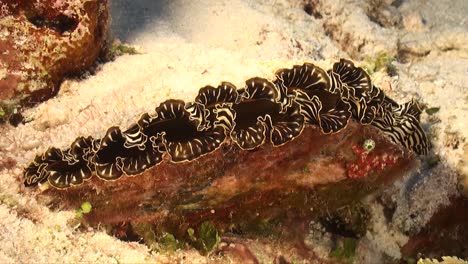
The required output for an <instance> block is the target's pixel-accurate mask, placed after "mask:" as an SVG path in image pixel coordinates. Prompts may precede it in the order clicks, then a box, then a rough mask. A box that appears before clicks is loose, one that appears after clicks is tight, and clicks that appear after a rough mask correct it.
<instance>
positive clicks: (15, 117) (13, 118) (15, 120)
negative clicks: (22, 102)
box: [8, 113, 24, 127]
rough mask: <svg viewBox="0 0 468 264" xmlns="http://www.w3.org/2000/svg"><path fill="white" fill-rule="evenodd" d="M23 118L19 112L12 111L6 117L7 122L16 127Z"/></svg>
mask: <svg viewBox="0 0 468 264" xmlns="http://www.w3.org/2000/svg"><path fill="white" fill-rule="evenodd" d="M23 120H24V117H23V115H22V114H21V113H13V114H11V115H10V117H9V118H8V122H10V124H11V125H12V126H14V127H17V126H18V125H19V124H20V123H22V122H23Z"/></svg>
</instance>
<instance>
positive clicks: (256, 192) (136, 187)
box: [39, 122, 417, 233]
mask: <svg viewBox="0 0 468 264" xmlns="http://www.w3.org/2000/svg"><path fill="white" fill-rule="evenodd" d="M366 139H373V140H374V141H375V143H376V148H375V149H374V150H372V151H371V152H365V153H364V152H363V150H362V147H361V146H362V142H363V141H364V140H366ZM416 164H417V162H415V156H414V154H413V153H410V152H409V151H407V150H406V149H404V148H403V147H401V146H399V145H395V144H393V143H391V142H390V141H389V140H388V139H387V138H386V137H385V136H383V135H382V134H381V133H380V131H379V130H378V129H376V128H374V127H371V126H361V125H359V124H357V123H355V122H351V123H350V125H348V127H347V128H346V129H344V130H343V131H341V132H339V133H336V134H333V135H324V134H322V133H321V132H320V131H319V130H318V129H317V128H315V127H307V128H306V129H305V130H304V131H303V133H302V134H301V135H300V136H299V137H298V138H297V139H295V140H294V141H292V142H290V143H288V144H285V145H283V146H281V147H273V146H272V145H271V144H264V145H262V146H261V147H260V148H258V149H255V150H252V151H243V150H240V149H239V148H238V147H237V146H235V145H234V144H226V145H224V146H223V147H222V148H220V149H218V150H217V151H215V152H212V153H210V154H207V155H205V156H202V157H200V158H199V159H197V160H195V161H191V162H183V163H171V162H167V161H164V162H162V163H161V164H159V165H157V166H155V167H153V168H151V169H149V170H147V171H146V172H144V173H142V174H140V175H138V176H135V177H128V176H124V177H122V178H121V179H119V180H116V181H109V182H105V181H103V180H101V179H98V178H97V177H95V176H94V177H92V178H91V179H90V180H89V181H87V182H85V183H84V184H83V185H80V186H77V187H73V188H69V189H66V190H55V189H47V190H45V191H44V192H42V193H41V194H39V198H40V199H41V200H44V201H46V202H47V203H49V204H55V205H57V206H59V207H60V208H69V209H75V208H79V207H80V204H81V203H83V202H84V201H88V202H90V203H91V204H92V206H93V210H92V212H91V213H89V214H86V215H85V218H86V220H87V221H88V222H89V223H91V224H98V223H105V224H112V225H114V224H118V223H121V222H127V223H128V222H130V223H151V224H157V226H158V230H160V231H163V230H164V229H165V228H168V229H169V230H170V231H172V232H173V233H177V232H180V230H179V229H181V228H182V229H183V228H184V227H185V228H186V227H187V226H196V225H198V224H200V223H202V222H203V221H207V220H209V221H213V222H215V223H216V224H217V225H218V227H220V228H222V229H226V228H232V225H235V226H238V227H239V228H240V229H242V230H244V231H246V230H247V231H248V230H249V228H251V226H252V223H258V222H259V221H263V220H265V219H266V220H267V221H268V220H271V219H285V218H286V217H288V218H289V217H301V218H307V219H312V218H315V217H320V216H322V215H323V214H324V213H326V212H328V211H330V210H334V209H337V208H339V207H342V206H345V205H349V204H353V203H355V202H356V201H357V200H359V199H361V198H362V197H363V196H365V195H367V194H369V193H370V192H372V191H374V190H376V189H378V188H381V187H382V186H386V185H387V184H389V183H391V182H393V181H394V180H395V179H398V178H400V177H402V176H403V175H404V174H406V173H408V172H409V171H411V170H412V169H413V168H414V166H415V165H416ZM249 226H250V227H249ZM164 227H165V228H164ZM174 229H175V230H174ZM166 230H167V229H166ZM182 232H183V231H182Z"/></svg>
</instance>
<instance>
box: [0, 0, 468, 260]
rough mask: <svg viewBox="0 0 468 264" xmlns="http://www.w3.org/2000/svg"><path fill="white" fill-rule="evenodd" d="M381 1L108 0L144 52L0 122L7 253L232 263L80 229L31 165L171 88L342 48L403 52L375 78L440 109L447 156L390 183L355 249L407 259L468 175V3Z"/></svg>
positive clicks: (427, 119) (264, 72)
mask: <svg viewBox="0 0 468 264" xmlns="http://www.w3.org/2000/svg"><path fill="white" fill-rule="evenodd" d="M372 2H373V1H365V0H359V1H310V3H319V4H318V5H312V7H313V8H312V11H313V12H310V10H309V13H311V14H312V15H309V14H308V13H307V12H305V11H304V6H305V4H306V2H303V1H293V0H289V1H288V0H249V1H247V0H246V1H241V0H231V1H227V0H221V1H216V2H215V1H210V0H203V1H183V0H176V1H169V0H167V1H150V0H147V1H146V0H145V1H136V2H135V3H132V4H129V2H128V1H123V0H119V1H112V2H111V16H112V19H113V22H112V29H113V32H114V34H115V37H116V38H118V39H120V40H121V41H122V42H125V43H129V44H131V45H134V46H136V47H137V48H138V50H139V51H140V52H141V54H138V55H124V56H121V57H118V58H117V59H116V60H115V61H113V62H109V63H106V64H104V65H102V66H101V67H100V69H99V70H98V71H97V73H96V74H95V75H92V76H91V75H90V76H87V77H86V78H84V79H82V80H67V81H65V82H64V83H63V84H62V86H61V90H60V92H59V94H58V95H57V96H56V97H54V98H52V99H50V100H48V101H46V102H44V103H42V104H40V105H38V106H37V107H35V108H32V109H29V110H27V111H26V112H25V113H24V116H25V118H26V119H27V120H31V121H30V122H28V123H26V124H24V125H20V126H18V127H12V126H10V125H6V124H5V125H2V126H1V127H0V135H1V136H0V151H1V152H0V161H1V162H6V161H7V160H13V161H14V162H16V165H15V166H14V167H13V168H8V169H3V170H0V178H1V183H0V201H1V204H0V243H1V245H2V247H1V248H0V263H28V262H32V261H33V262H40V263H59V262H60V263H64V262H65V263H69V262H93V263H145V262H152V263H154V262H158V263H173V262H184V263H206V262H216V263H217V262H219V261H225V262H229V260H228V259H217V258H214V257H204V256H201V255H200V254H199V253H198V252H197V251H195V250H182V251H177V252H175V253H173V254H169V255H166V254H161V253H154V252H151V251H150V250H149V249H148V248H147V247H146V246H144V245H142V244H138V243H135V242H131V243H127V242H122V241H120V240H118V239H116V238H114V237H112V236H109V235H107V234H106V233H105V232H103V231H102V230H99V229H97V230H96V229H95V230H91V229H90V230H88V231H87V232H83V231H79V230H77V229H75V228H74V226H70V225H69V224H68V223H69V222H70V219H73V218H74V212H70V211H60V210H58V211H51V210H49V209H48V208H47V207H46V206H45V205H43V204H39V203H37V202H36V201H35V199H34V193H33V192H31V191H29V190H27V191H25V189H24V187H22V181H21V179H22V178H21V177H22V168H23V167H24V166H25V165H27V163H28V162H30V161H31V160H32V159H33V158H34V156H35V155H36V154H37V153H40V152H43V151H45V150H46V149H47V148H48V147H49V146H56V147H60V148H66V147H67V146H68V145H69V144H70V143H71V142H72V141H73V140H74V139H75V138H76V137H77V136H80V135H84V136H86V135H91V136H93V137H95V138H99V137H102V136H103V135H104V134H105V132H106V129H107V128H108V127H109V126H111V125H118V126H121V127H127V126H128V125H129V124H131V123H132V122H133V121H135V120H136V119H137V118H138V116H139V115H140V114H141V113H144V112H151V111H154V108H155V107H156V106H157V105H158V104H159V103H161V102H162V101H164V100H166V99H168V98H178V99H183V100H187V101H189V100H192V99H193V98H195V96H196V94H197V92H198V89H199V88H200V87H203V86H205V85H208V84H210V85H213V86H216V85H217V84H219V83H220V82H221V81H229V82H232V83H234V84H235V85H236V86H238V87H242V85H243V83H244V81H245V80H246V79H248V78H250V77H254V76H260V77H264V78H269V79H272V78H273V77H274V72H275V71H276V70H277V69H279V68H286V67H291V66H292V65H294V64H301V63H303V62H305V61H308V62H313V63H315V64H317V65H319V66H321V67H323V68H325V69H327V68H330V67H331V65H332V63H333V62H335V61H337V60H338V59H339V58H341V57H345V58H352V59H354V60H355V61H356V62H357V63H358V64H360V63H361V62H362V63H364V62H366V61H369V59H370V60H372V58H375V57H376V56H378V54H379V53H381V52H385V53H388V54H395V55H396V54H400V55H401V54H403V55H405V56H406V57H407V60H406V61H405V63H402V62H396V61H395V62H393V65H394V66H395V68H396V70H397V75H396V76H389V75H388V74H386V73H384V72H376V73H374V74H373V75H372V78H373V81H374V83H375V84H376V85H377V86H380V87H382V89H384V90H385V91H386V93H388V94H389V95H390V96H392V97H393V98H396V99H397V100H398V101H399V102H403V101H407V100H409V99H410V98H412V97H415V98H416V99H417V100H418V101H419V102H421V103H423V104H425V105H427V106H428V107H440V110H439V112H438V113H436V114H435V115H431V116H429V115H427V114H424V115H423V116H422V119H423V120H422V121H423V125H424V126H425V128H426V129H427V131H428V134H429V135H430V137H431V138H432V142H433V145H434V148H433V152H434V154H436V155H438V156H440V159H441V162H439V163H438V164H437V166H435V167H434V168H431V169H426V168H424V166H423V168H422V169H421V172H420V173H418V174H417V175H413V176H412V177H411V178H409V179H404V180H402V181H400V182H398V183H396V184H395V186H392V187H391V188H390V189H389V190H388V192H389V193H391V194H392V197H393V199H394V200H395V203H396V211H395V215H394V218H393V222H392V223H391V224H386V223H385V221H384V217H383V210H382V207H381V206H379V205H377V204H371V205H370V208H371V212H372V215H373V218H372V219H373V220H372V225H373V226H372V228H371V230H372V231H369V232H368V234H367V235H366V236H365V237H364V238H363V239H362V242H361V245H363V246H361V247H363V248H366V250H362V252H360V253H359V255H358V256H357V257H358V258H359V259H360V260H361V261H362V262H363V263H379V260H381V259H382V256H389V257H390V258H399V257H401V254H400V251H399V248H400V247H401V246H402V245H403V244H405V243H406V241H407V240H408V237H407V236H406V235H404V234H405V232H407V231H415V230H418V229H420V228H421V227H422V226H423V225H424V224H425V223H427V221H428V220H429V219H430V216H431V215H432V214H433V213H434V212H435V211H436V210H437V209H438V208H440V207H441V206H444V205H446V204H448V203H449V197H451V196H453V195H456V194H457V193H458V192H459V188H458V185H461V186H468V164H467V162H466V161H467V160H468V154H467V149H468V147H466V145H465V140H466V138H467V136H468V124H467V122H468V121H467V118H466V116H467V114H468V107H467V100H468V87H467V83H468V25H467V23H468V22H467V21H466V14H467V13H468V3H466V1H464V0H455V1H447V0H446V1H435V0H430V1H422V0H420V1H418V0H417V1H402V4H401V5H400V6H397V7H396V6H390V5H386V4H381V5H379V6H376V5H375V3H374V4H373V3H372ZM382 2H384V1H382ZM390 2H391V1H390ZM398 16H399V17H400V18H401V20H399V21H397V22H394V21H393V20H392V18H395V17H398ZM463 161H465V163H464V162H463ZM423 164H424V162H423ZM462 191H463V190H462ZM414 213H416V215H417V216H416V217H415V218H411V219H410V218H409V217H408V216H409V215H410V214H414ZM317 251H320V248H319V246H318V249H317ZM270 262H271V260H270Z"/></svg>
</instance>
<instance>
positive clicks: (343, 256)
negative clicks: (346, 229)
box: [330, 238, 357, 263]
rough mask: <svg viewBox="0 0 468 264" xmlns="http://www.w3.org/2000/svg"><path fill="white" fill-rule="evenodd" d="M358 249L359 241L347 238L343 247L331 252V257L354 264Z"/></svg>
mask: <svg viewBox="0 0 468 264" xmlns="http://www.w3.org/2000/svg"><path fill="white" fill-rule="evenodd" d="M356 248H357V240H355V239H352V238H345V239H344V240H343V245H342V246H340V247H337V248H336V249H335V250H333V251H332V252H330V257H332V258H334V259H336V260H338V261H340V262H342V263H353V261H354V256H355V255H356Z"/></svg>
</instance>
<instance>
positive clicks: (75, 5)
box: [0, 0, 108, 103]
mask: <svg viewBox="0 0 468 264" xmlns="http://www.w3.org/2000/svg"><path fill="white" fill-rule="evenodd" d="M107 9H108V8H107V1H98V0H83V1H76V0H65V1H61V0H47V1H11V0H7V1H6V2H2V3H1V4H0V68H1V69H2V70H0V77H1V78H0V100H6V99H10V100H12V101H13V102H19V101H21V102H24V103H36V102H40V101H42V100H44V99H46V98H49V97H50V96H52V95H53V94H55V93H56V92H57V91H58V89H59V85H60V83H61V82H62V81H63V79H64V77H65V76H69V75H72V74H77V73H79V72H80V71H83V70H86V69H87V68H88V67H90V66H91V65H92V64H93V63H95V61H96V59H97V57H98V56H99V55H100V53H101V52H102V51H103V48H104V46H105V40H106V37H107V27H108V26H107V23H108V21H107V20H108V11H107Z"/></svg>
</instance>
